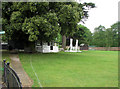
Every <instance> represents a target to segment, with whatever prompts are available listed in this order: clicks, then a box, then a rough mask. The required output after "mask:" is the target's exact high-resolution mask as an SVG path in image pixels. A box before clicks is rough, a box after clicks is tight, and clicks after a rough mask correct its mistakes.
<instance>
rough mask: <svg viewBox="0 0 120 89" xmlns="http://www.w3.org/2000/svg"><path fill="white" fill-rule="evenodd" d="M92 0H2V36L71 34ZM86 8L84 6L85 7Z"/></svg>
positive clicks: (42, 37) (47, 38)
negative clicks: (34, 0)
mask: <svg viewBox="0 0 120 89" xmlns="http://www.w3.org/2000/svg"><path fill="white" fill-rule="evenodd" d="M94 7H95V4H93V3H84V4H81V3H77V2H3V3H2V25H3V30H4V31H5V32H6V34H5V37H6V38H8V40H13V41H15V42H20V43H21V42H25V43H26V42H35V41H37V40H40V41H48V42H49V41H52V40H54V39H55V38H56V37H58V35H59V33H60V34H61V35H65V36H69V35H73V34H74V33H75V32H76V31H77V30H78V28H79V27H78V23H79V22H80V21H82V19H85V18H87V17H88V10H89V9H90V8H94ZM86 8H88V9H86Z"/></svg>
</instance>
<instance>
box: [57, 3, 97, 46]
mask: <svg viewBox="0 0 120 89" xmlns="http://www.w3.org/2000/svg"><path fill="white" fill-rule="evenodd" d="M94 7H95V4H93V3H84V4H81V3H80V4H79V3H76V2H66V3H63V4H62V5H60V8H61V9H60V10H59V11H58V17H59V23H60V26H61V35H62V47H63V48H65V46H66V36H67V37H68V36H70V35H73V34H74V33H75V32H76V31H77V30H79V27H78V23H79V22H80V21H82V20H83V19H86V18H88V9H86V8H89V9H90V8H94Z"/></svg>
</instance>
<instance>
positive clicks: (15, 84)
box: [2, 60, 22, 89]
mask: <svg viewBox="0 0 120 89" xmlns="http://www.w3.org/2000/svg"><path fill="white" fill-rule="evenodd" d="M3 69H4V70H3V75H2V76H3V82H4V84H5V85H6V86H7V89H10V88H17V89H22V84H21V82H20V79H19V77H18V76H17V74H16V72H15V71H14V70H13V69H12V68H11V67H10V63H9V62H7V63H6V60H3Z"/></svg>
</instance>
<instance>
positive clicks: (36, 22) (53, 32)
mask: <svg viewBox="0 0 120 89" xmlns="http://www.w3.org/2000/svg"><path fill="white" fill-rule="evenodd" d="M57 21H58V19H57V17H56V14H55V13H47V14H46V15H44V16H38V15H37V16H34V17H32V18H30V19H27V18H26V19H25V21H24V23H23V27H22V30H23V31H24V32H26V34H29V35H30V36H29V40H30V41H36V40H39V39H38V38H40V40H44V41H50V40H53V39H54V38H55V37H57V34H58V33H59V32H60V27H59V25H58V22H57ZM34 37H35V38H34Z"/></svg>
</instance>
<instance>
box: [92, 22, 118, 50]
mask: <svg viewBox="0 0 120 89" xmlns="http://www.w3.org/2000/svg"><path fill="white" fill-rule="evenodd" d="M119 24H120V22H116V23H114V24H113V25H112V26H111V27H110V28H107V29H106V28H105V27H104V26H99V27H97V28H95V32H94V33H93V43H92V44H93V45H95V46H98V47H108V48H109V47H118V41H119V40H118V37H119V36H118V25H119ZM108 50H109V49H108Z"/></svg>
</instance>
